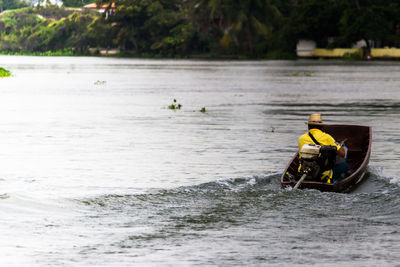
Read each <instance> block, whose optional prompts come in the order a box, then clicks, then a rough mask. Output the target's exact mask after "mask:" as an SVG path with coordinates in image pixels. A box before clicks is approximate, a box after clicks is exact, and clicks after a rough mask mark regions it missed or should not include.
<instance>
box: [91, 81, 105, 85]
mask: <svg viewBox="0 0 400 267" xmlns="http://www.w3.org/2000/svg"><path fill="white" fill-rule="evenodd" d="M106 83H107V82H106V81H96V82H95V83H94V85H105V84H106Z"/></svg>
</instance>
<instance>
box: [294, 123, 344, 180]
mask: <svg viewBox="0 0 400 267" xmlns="http://www.w3.org/2000/svg"><path fill="white" fill-rule="evenodd" d="M309 132H310V133H311V134H312V135H313V136H314V138H315V139H316V140H317V141H318V142H319V144H320V145H321V146H335V147H336V148H337V150H339V149H340V145H339V144H338V143H337V142H336V141H335V139H333V137H332V136H330V135H329V134H327V133H324V132H323V131H321V130H319V129H311V130H310V131H309ZM305 144H315V143H314V141H313V140H312V139H311V137H310V135H309V134H308V132H307V133H305V134H303V135H302V136H300V137H299V151H300V149H301V148H302V147H303V146H304V145H305ZM299 170H300V166H299ZM332 175H333V173H332V170H328V171H325V172H323V173H322V177H321V179H325V178H328V183H330V179H331V178H332Z"/></svg>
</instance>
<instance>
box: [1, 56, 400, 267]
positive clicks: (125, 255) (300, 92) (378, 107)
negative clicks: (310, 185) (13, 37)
mask: <svg viewBox="0 0 400 267" xmlns="http://www.w3.org/2000/svg"><path fill="white" fill-rule="evenodd" d="M0 66H2V67H4V68H6V69H9V70H11V72H12V73H13V77H10V78H3V79H0V125H1V130H0V166H1V168H0V235H1V239H0V263H1V265H2V266H160V265H161V266H193V265H198V266H215V265H217V266H243V265H253V266H259V265H263V266H265V265H273V266H282V265H283V266H285V265H318V266H321V265H328V266H329V265H332V266H334V265H339V264H342V265H347V266H348V265H355V266H377V265H379V266H395V265H396V264H399V262H400V230H399V229H400V178H399V177H400V176H399V172H398V170H399V154H400V133H399V126H398V125H399V124H400V93H399V88H400V75H399V72H400V65H399V64H398V63H397V62H356V63H350V62H339V61H253V62H250V61H249V62H248V61H189V60H137V59H118V58H94V57H93V58H84V57H83V58H80V57H68V58H64V57H17V56H0ZM174 99H176V101H177V102H176V104H181V105H182V108H181V109H180V110H171V109H168V106H169V105H171V104H172V103H173V100H174ZM203 107H205V109H206V112H205V113H203V112H200V110H201V109H202V108H203ZM313 112H320V113H322V114H323V118H324V120H326V121H327V122H328V123H345V124H359V125H370V126H372V127H373V148H372V155H371V160H370V165H369V172H368V177H367V179H366V181H365V182H364V183H363V184H361V185H360V186H359V187H358V188H357V189H356V190H355V191H354V192H352V193H350V194H337V193H321V192H319V191H315V190H287V189H281V188H280V182H279V177H280V174H281V173H282V172H283V170H284V168H285V166H286V164H287V163H288V161H289V160H290V157H291V156H292V155H293V154H294V153H295V151H296V149H297V138H298V136H300V135H301V134H302V133H304V131H305V124H304V121H306V120H307V119H308V115H309V114H310V113H313Z"/></svg>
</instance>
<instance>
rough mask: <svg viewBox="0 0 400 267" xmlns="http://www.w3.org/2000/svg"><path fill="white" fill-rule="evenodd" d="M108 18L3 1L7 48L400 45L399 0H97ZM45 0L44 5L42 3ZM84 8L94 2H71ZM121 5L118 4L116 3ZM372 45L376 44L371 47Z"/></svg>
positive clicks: (260, 50)
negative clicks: (308, 41)
mask: <svg viewBox="0 0 400 267" xmlns="http://www.w3.org/2000/svg"><path fill="white" fill-rule="evenodd" d="M97 1H98V2H97V4H98V5H106V6H108V8H107V10H106V11H105V12H104V13H99V12H96V11H91V12H90V11H87V10H86V11H85V10H84V11H82V10H78V9H76V10H75V11H74V9H64V8H58V7H55V6H46V5H44V6H45V7H27V8H19V7H20V6H21V5H26V4H24V2H20V1H18V0H0V4H1V5H2V6H3V8H4V7H5V6H6V5H7V6H6V8H7V9H13V8H19V9H17V10H12V11H8V12H3V13H2V14H1V15H0V34H1V39H0V50H2V51H9V52H10V53H11V52H21V51H25V52H45V51H60V50H61V51H66V50H68V51H73V53H75V54H76V53H82V54H84V53H87V52H88V51H89V48H91V47H92V48H107V49H109V48H118V49H120V50H121V51H122V52H123V53H126V54H133V55H142V56H143V55H146V56H168V57H176V56H180V57H185V56H204V55H205V56H219V57H221V56H228V57H232V56H234V57H255V58H266V57H267V58H268V57H269V58H282V57H290V56H294V54H295V48H296V43H297V41H298V40H299V39H312V40H315V41H316V42H317V44H318V46H319V47H328V48H329V47H350V46H351V45H353V44H354V43H355V42H357V41H359V40H365V41H366V43H367V45H368V46H370V45H375V46H382V47H383V46H392V47H398V46H400V16H399V14H400V3H399V2H398V1H394V0H326V1H320V0H118V1H112V0H97ZM42 2H44V1H42ZM63 2H64V6H74V7H78V6H83V5H84V4H87V3H88V2H89V0H64V1H63ZM114 5H115V6H114ZM368 48H369V47H368Z"/></svg>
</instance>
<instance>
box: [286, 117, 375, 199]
mask: <svg viewBox="0 0 400 267" xmlns="http://www.w3.org/2000/svg"><path fill="white" fill-rule="evenodd" d="M322 130H323V131H324V132H326V133H328V134H330V135H331V136H332V137H333V138H334V139H335V140H336V141H338V142H340V141H342V140H345V139H347V140H346V146H347V147H348V152H347V159H346V161H347V163H348V164H349V166H350V175H348V176H347V177H346V178H345V179H343V180H341V181H339V182H338V183H336V184H328V183H323V182H318V181H310V180H304V181H303V182H302V183H301V184H300V187H299V188H303V189H304V188H308V189H317V190H320V191H325V192H349V191H351V190H352V189H354V188H355V186H356V185H357V184H358V183H360V182H361V181H362V179H363V178H364V176H365V174H366V171H367V167H368V163H369V158H370V155H371V143H372V129H371V127H369V126H358V125H325V126H324V128H323V129H322ZM298 167H299V153H296V155H295V156H294V157H293V158H292V160H291V161H290V163H289V165H288V166H287V167H286V169H285V171H284V172H283V174H282V176H281V185H282V187H294V186H295V185H296V183H297V181H298V180H299V179H300V175H299V173H298Z"/></svg>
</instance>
